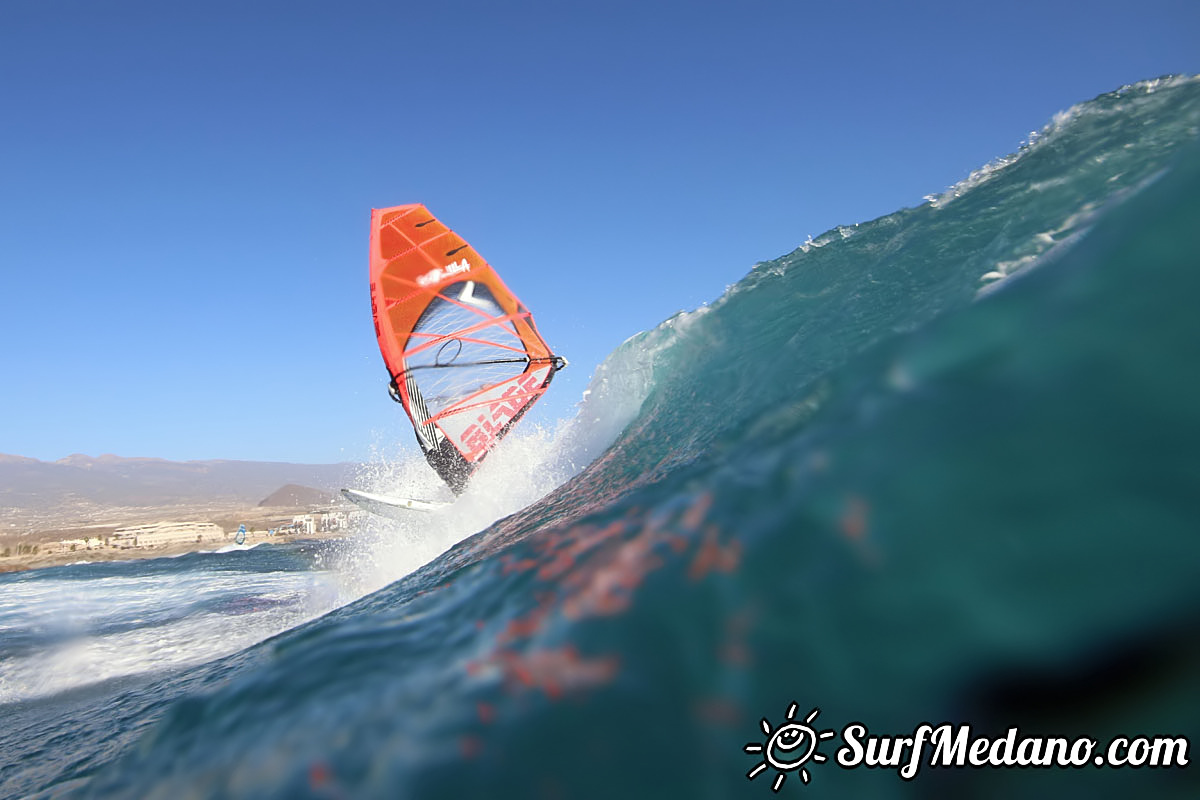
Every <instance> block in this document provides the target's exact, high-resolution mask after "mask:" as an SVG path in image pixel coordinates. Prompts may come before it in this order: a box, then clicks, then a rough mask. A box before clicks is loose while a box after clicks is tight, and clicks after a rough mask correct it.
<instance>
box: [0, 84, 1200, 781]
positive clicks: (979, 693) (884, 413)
mask: <svg viewBox="0 0 1200 800" xmlns="http://www.w3.org/2000/svg"><path fill="white" fill-rule="evenodd" d="M1198 135H1200V80H1197V79H1196V78H1190V77H1166V78H1160V79H1156V80H1152V81H1144V82H1141V83H1137V84H1132V85H1129V86H1126V87H1122V88H1121V89H1118V90H1116V91H1114V92H1110V93H1108V94H1105V95H1102V96H1100V97H1097V98H1095V99H1093V100H1090V101H1087V102H1083V103H1080V104H1079V105H1077V106H1074V107H1072V108H1070V109H1067V110H1065V111H1063V112H1061V113H1060V114H1058V115H1056V116H1055V118H1054V119H1053V120H1051V121H1050V122H1049V123H1048V124H1047V126H1046V127H1045V128H1044V129H1043V130H1041V131H1039V132H1037V133H1036V134H1034V135H1031V136H1030V138H1029V140H1028V141H1027V142H1026V143H1024V144H1023V145H1022V146H1021V147H1020V148H1019V149H1018V150H1017V151H1016V152H1014V153H1012V154H1010V155H1007V156H1004V157H1002V158H999V159H997V160H995V161H993V162H991V163H989V164H987V165H984V166H982V167H981V168H980V169H978V170H976V171H975V172H974V173H972V174H971V175H970V176H969V177H968V178H967V179H966V180H964V181H962V182H961V183H959V184H958V185H956V186H953V187H951V188H949V189H947V190H945V191H942V192H939V193H936V194H931V195H930V196H929V197H927V198H926V199H925V202H924V203H922V204H921V205H919V206H917V207H914V208H905V209H901V210H899V211H897V212H895V213H894V214H891V215H888V216H886V217H882V218H880V219H876V220H872V221H869V222H862V223H859V224H848V225H845V226H841V227H838V228H836V229H834V230H832V231H829V232H827V233H825V234H823V235H821V236H819V237H815V238H811V239H809V240H808V241H806V242H804V243H803V244H802V245H801V246H800V247H798V248H797V249H796V250H795V251H793V252H791V253H789V254H787V255H785V256H783V257H781V258H778V259H775V260H772V261H767V262H763V263H760V264H757V265H756V266H755V267H754V268H753V269H752V270H751V271H750V272H749V274H747V275H746V276H745V277H744V278H742V279H741V280H740V281H738V282H737V283H736V284H734V285H733V286H731V287H730V288H729V289H728V290H727V291H726V292H725V293H724V294H723V295H722V296H721V297H719V298H717V299H715V300H714V301H713V302H712V303H710V304H708V305H706V306H704V307H702V308H699V309H695V310H692V311H687V312H683V313H680V314H678V315H676V316H674V317H672V318H671V319H669V320H667V321H665V322H663V323H662V324H661V325H659V326H658V327H657V328H655V329H653V330H650V331H645V332H642V333H638V334H637V335H635V336H633V337H631V338H630V339H629V340H628V341H626V342H625V343H624V344H622V345H621V346H620V347H619V348H618V349H617V350H616V351H614V352H613V353H612V354H611V355H610V356H609V357H608V358H607V359H606V360H605V362H604V363H603V364H602V365H601V366H600V367H599V368H598V369H597V371H596V374H595V375H594V377H593V379H592V381H591V383H590V385H589V387H588V391H587V393H586V394H585V396H584V398H582V400H581V402H580V404H579V408H578V413H577V415H576V416H575V418H573V419H571V420H568V421H564V422H562V423H561V424H559V425H558V426H557V427H554V428H546V429H535V430H531V431H524V432H518V433H516V434H514V435H513V436H511V437H509V439H507V440H506V441H505V442H504V443H502V445H501V446H500V447H499V448H498V449H497V451H496V452H495V453H493V454H492V455H491V456H489V458H488V460H487V461H486V462H485V463H484V466H483V467H482V469H481V470H480V472H479V473H478V475H477V477H476V479H475V480H474V481H473V482H472V485H471V487H470V489H469V490H468V492H467V493H466V494H465V495H463V497H462V498H461V499H460V500H459V501H458V502H456V503H455V505H454V506H453V508H451V509H449V510H448V511H446V512H442V513H439V514H434V515H429V516H418V515H414V517H413V518H412V519H411V520H403V521H390V520H384V519H376V518H372V519H371V520H369V521H368V522H366V523H364V524H363V525H362V527H361V528H360V529H359V530H356V531H355V532H354V535H353V536H352V537H350V538H348V539H345V540H342V541H321V542H299V543H290V544H282V545H273V544H264V545H258V546H255V547H253V548H222V549H221V550H220V551H215V552H209V553H194V554H188V555H185V556H180V557H176V558H164V559H151V560H144V561H131V562H116V563H103V564H99V563H97V564H87V563H80V564H74V565H69V566H62V567H53V568H48V569H42V570H35V571H31V572H24V573H14V574H5V575H0V796H3V797H26V796H28V797H46V798H49V797H147V798H158V797H161V798H168V797H169V798H172V800H177V798H181V797H214V796H220V797H255V798H259V797H280V798H292V797H397V796H405V797H407V796H417V797H443V796H444V797H464V796H468V797H474V796H514V797H582V796H598V797H601V796H602V797H613V796H662V795H668V796H684V795H686V796H722V797H724V796H742V795H745V796H758V797H765V796H770V795H771V785H772V782H773V781H774V780H775V779H776V778H777V776H778V775H780V774H783V775H785V776H786V783H785V785H784V786H783V788H782V789H781V791H780V794H783V793H784V792H791V793H793V794H795V793H799V794H802V795H804V796H826V797H907V796H947V797H949V796H986V797H992V796H996V797H1000V796H1014V795H1019V796H1032V797H1038V796H1046V797H1058V796H1063V795H1064V794H1071V795H1081V796H1082V795H1085V794H1086V795H1088V796H1097V797H1100V796H1113V797H1125V796H1130V795H1131V794H1134V795H1137V796H1156V797H1180V798H1183V797H1194V796H1197V794H1200V782H1198V779H1197V777H1196V775H1197V774H1200V773H1196V771H1195V769H1194V768H1193V769H1191V770H1124V771H1120V770H1100V769H1091V768H1087V769H1083V770H1057V771H1055V770H1042V771H1030V770H1003V769H988V770H971V769H965V770H947V769H936V770H926V771H924V772H923V773H922V774H921V776H920V777H919V778H918V779H917V780H914V781H913V782H905V781H902V780H900V779H899V778H898V777H897V776H896V774H895V771H887V770H871V769H866V768H862V769H855V770H849V769H841V768H839V767H837V766H836V765H835V764H834V763H833V762H832V758H830V759H828V760H826V761H825V762H823V763H821V762H818V761H811V762H809V763H807V765H806V767H805V775H807V776H808V777H809V778H810V780H809V781H808V782H805V783H802V778H801V777H800V771H799V769H798V768H797V769H796V770H794V771H793V770H790V769H781V768H772V769H767V770H766V772H765V773H764V774H762V775H760V776H758V777H754V778H748V777H747V775H748V773H750V772H752V771H753V770H754V768H755V765H756V763H758V762H760V761H763V757H761V756H757V755H755V754H754V752H757V751H754V752H747V751H746V750H745V748H746V746H747V743H755V742H757V743H758V744H760V745H763V744H764V743H765V744H769V742H766V741H765V740H767V739H769V735H768V734H767V733H764V727H763V725H764V724H765V725H766V729H767V730H774V729H776V728H777V727H778V726H780V725H781V724H782V723H784V722H785V721H786V720H787V719H789V718H791V717H788V716H787V715H788V714H792V713H795V714H796V715H795V717H794V719H795V720H796V721H797V722H799V721H803V720H804V719H805V718H806V717H808V716H809V715H810V713H811V712H812V711H817V710H818V709H819V714H818V715H817V716H814V717H813V718H812V719H813V722H812V725H813V726H815V727H814V731H815V730H816V729H817V728H822V727H823V728H829V729H835V730H841V728H842V727H843V726H845V725H848V724H850V723H852V722H859V723H863V724H865V725H866V726H868V727H869V728H870V729H871V730H872V731H880V732H897V733H902V732H905V731H912V730H913V729H914V728H915V727H916V726H917V725H919V724H921V723H925V722H928V723H932V724H938V723H941V722H949V723H952V724H955V725H970V726H971V727H972V729H973V730H975V731H980V732H983V733H984V734H988V735H997V736H1000V735H1003V733H1004V731H1005V730H1006V729H1007V728H1009V727H1011V726H1018V725H1019V726H1020V727H1021V730H1022V733H1023V734H1028V735H1030V736H1053V735H1058V736H1069V737H1075V736H1084V735H1086V736H1091V737H1094V738H1104V737H1108V736H1113V735H1118V734H1124V735H1130V736H1132V735H1139V734H1141V735H1150V734H1160V733H1172V734H1178V735H1179V736H1187V737H1190V740H1191V741H1192V742H1194V743H1200V715H1197V714H1196V713H1195V710H1196V709H1197V708H1200V683H1197V681H1196V680H1195V675H1196V674H1200V650H1198V649H1197V647H1196V644H1195V643H1196V642H1197V641H1200V637H1198V636H1197V634H1198V633H1200V581H1197V578H1198V577H1200V539H1197V537H1196V536H1195V500H1194V497H1195V487H1196V485H1197V481H1200V460H1198V459H1200V457H1198V456H1197V453H1200V415H1198V414H1197V409H1198V408H1200V368H1198V365H1200V326H1198V325H1197V324H1196V322H1195V319H1196V313H1195V310H1194V306H1195V303H1196V301H1197V298H1198V297H1200V270H1197V269H1196V254H1197V253H1200V146H1198V143H1197V138H1198ZM680 266H681V267H683V266H686V265H680ZM359 488H363V489H367V490H371V491H378V492H384V493H403V494H412V495H414V496H429V497H433V496H436V495H437V494H438V493H439V491H440V486H439V482H438V479H437V478H436V476H435V475H433V473H432V472H431V471H430V470H429V469H428V467H427V466H426V465H425V464H424V462H423V459H421V458H420V457H398V456H394V455H392V456H388V457H382V456H381V457H380V458H378V459H376V460H375V461H373V463H371V464H370V465H368V467H367V468H365V469H364V472H363V474H362V475H361V476H360V480H359ZM793 703H794V704H797V708H798V709H799V711H798V713H797V712H795V711H793V710H791V706H792V704H793ZM764 721H765V723H764ZM822 747H825V748H826V755H829V754H831V753H832V745H831V744H827V745H822Z"/></svg>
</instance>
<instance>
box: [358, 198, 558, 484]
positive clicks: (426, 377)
mask: <svg viewBox="0 0 1200 800" xmlns="http://www.w3.org/2000/svg"><path fill="white" fill-rule="evenodd" d="M370 264H371V307H372V312H373V315H374V318H375V333H376V336H377V338H378V339H379V348H380V351H381V352H382V354H383V360H384V363H385V364H386V365H387V369H388V376H389V378H390V383H389V391H390V392H391V394H392V397H393V399H395V400H397V401H398V402H400V403H401V404H402V405H403V406H404V410H405V411H406V412H407V413H408V416H409V418H410V420H411V421H412V423H413V429H414V432H415V433H416V436H417V441H418V443H419V444H420V446H421V449H422V451H423V452H424V453H425V456H426V458H427V459H428V460H429V463H430V464H431V465H433V467H434V468H435V469H436V470H437V471H438V473H439V474H440V475H441V476H442V478H443V479H444V480H445V481H446V482H447V483H448V484H449V485H450V487H451V489H453V490H454V491H455V492H459V491H461V490H462V489H463V487H465V485H466V482H467V480H468V479H469V478H470V476H471V474H472V473H473V472H474V471H475V469H476V468H477V467H478V466H479V463H480V462H481V461H482V460H483V458H484V457H485V456H486V455H487V453H488V452H489V451H490V450H491V449H492V447H494V446H495V445H496V443H497V442H499V441H500V440H501V439H502V438H504V436H505V435H507V433H508V432H509V431H510V430H511V429H512V426H513V425H514V424H516V422H517V421H518V420H519V419H520V418H521V417H522V416H524V414H525V413H526V412H527V411H528V410H529V408H530V407H531V406H532V405H533V404H534V403H535V402H536V401H537V400H538V398H540V397H541V396H542V395H543V394H544V393H545V391H546V389H547V387H548V386H549V385H550V381H551V380H552V379H553V377H554V374H555V373H556V372H557V371H558V370H559V369H562V367H563V366H565V365H566V361H565V360H564V359H563V358H561V357H560V356H557V355H555V354H554V353H552V352H551V351H550V348H549V347H548V346H547V345H546V342H545V340H544V339H542V337H541V335H540V334H539V333H538V331H537V328H536V327H535V325H534V322H533V315H532V314H531V313H530V312H529V310H528V309H527V308H525V306H524V305H523V304H522V303H521V301H520V300H518V299H517V298H516V296H515V295H513V293H512V292H511V291H510V290H509V289H508V287H507V286H505V285H504V283H503V282H502V281H501V280H500V277H499V276H498V275H497V274H496V272H495V271H494V270H493V269H492V268H491V266H489V265H488V263H487V262H486V261H484V260H483V258H482V257H481V256H480V255H479V253H477V252H476V251H475V249H474V248H473V247H471V246H470V245H469V244H467V243H466V241H464V240H463V239H462V238H461V237H460V236H459V235H458V234H457V233H455V232H454V231H453V230H451V229H450V228H448V227H446V226H445V225H444V224H442V223H441V222H440V221H439V220H438V219H437V218H435V217H434V216H433V215H432V214H430V213H429V211H428V209H426V208H425V207H424V206H423V205H420V204H413V205H408V206H396V207H393V208H385V209H377V210H374V211H372V212H371V251H370Z"/></svg>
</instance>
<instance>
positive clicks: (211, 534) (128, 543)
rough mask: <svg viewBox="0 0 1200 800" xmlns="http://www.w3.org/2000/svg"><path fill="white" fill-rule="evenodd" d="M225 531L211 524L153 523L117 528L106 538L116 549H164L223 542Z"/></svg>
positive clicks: (110, 545)
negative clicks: (168, 546) (182, 545)
mask: <svg viewBox="0 0 1200 800" xmlns="http://www.w3.org/2000/svg"><path fill="white" fill-rule="evenodd" d="M225 539H226V535H225V531H223V530H221V528H220V526H218V525H214V524H213V523H211V522H155V523H152V524H149V525H131V526H129V527H127V528H117V529H116V530H115V531H113V532H112V534H111V535H110V536H109V537H108V546H109V547H116V548H121V549H124V548H130V547H164V546H166V545H169V544H193V543H195V544H200V543H203V542H224V541H225Z"/></svg>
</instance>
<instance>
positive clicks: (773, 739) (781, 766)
mask: <svg viewBox="0 0 1200 800" xmlns="http://www.w3.org/2000/svg"><path fill="white" fill-rule="evenodd" d="M820 713H821V709H819V708H814V709H813V710H812V712H811V713H810V714H809V715H808V716H807V717H805V718H804V722H803V723H800V722H793V720H794V719H795V718H796V704H795V703H792V704H791V705H790V706H788V710H787V715H786V716H787V720H786V721H785V722H784V723H783V724H781V725H780V726H779V727H778V728H775V729H772V727H771V723H770V722H768V721H767V718H766V717H763V720H762V731H763V733H764V734H765V735H766V737H767V740H766V741H765V742H764V743H762V744H759V743H758V742H751V743H750V744H748V745H746V746H745V747H744V748H742V749H743V751H744V752H747V753H759V754H761V755H762V757H763V760H762V761H761V762H759V763H758V764H755V765H754V767H753V769H751V770H750V771H749V772H747V773H746V777H747V778H749V779H750V780H754V779H755V778H756V777H758V775H759V773H761V772H762V771H763V770H765V769H766V768H767V767H774V768H775V769H776V771H777V774H776V775H775V783H774V784H772V786H771V791H773V792H778V791H779V787H781V786H783V781H784V779H785V778H787V774H788V773H789V772H792V771H794V770H800V780H801V781H802V782H804V783H806V784H807V783H808V782H809V780H810V779H811V778H812V776H811V775H809V774H808V769H807V768H806V767H805V766H804V765H805V763H806V762H808V761H810V760H811V761H814V762H816V763H818V764H820V763H821V762H822V761H825V760H826V759H825V756H824V755H822V754H821V753H819V752H817V748H818V747H819V746H820V744H821V740H822V739H828V738H830V737H831V736H833V735H834V733H835V732H834V731H821V732H820V733H817V731H816V730H815V729H814V728H813V727H812V721H813V720H815V719H816V718H817V715H818V714H820Z"/></svg>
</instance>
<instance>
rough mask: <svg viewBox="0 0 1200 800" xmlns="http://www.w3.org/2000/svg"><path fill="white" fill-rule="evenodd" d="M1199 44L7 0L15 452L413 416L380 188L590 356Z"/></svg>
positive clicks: (728, 19) (957, 9)
mask: <svg viewBox="0 0 1200 800" xmlns="http://www.w3.org/2000/svg"><path fill="white" fill-rule="evenodd" d="M1197 71H1200V3H1196V2H1194V1H1192V0H1189V1H1188V2H1183V1H1182V0H1178V1H1176V2H1162V1H1160V0H1146V1H1145V2H1139V3H1137V4H1131V3H1105V2H1096V3H1088V4H1083V3H1076V2H1072V3H1063V2H1053V1H1051V2H1036V3H1033V2H1031V3H1017V2H1006V3H990V4H972V3H963V2H946V3H917V4H901V3H882V2H880V3H843V4H838V3H821V4H817V3H808V2H783V1H782V0H776V1H775V2H764V1H763V0H745V1H744V2H739V3H732V2H729V3H715V2H713V3H710V2H651V0H643V1H642V2H637V3H632V2H591V3H584V2H562V1H561V0H560V2H530V3H521V2H515V3H503V2H495V1H493V2H453V0H449V1H447V2H442V1H439V2H429V3H414V2H391V3H376V2H355V1H354V0H347V2H344V3H333V2H294V1H293V2H278V3H277V2H244V1H243V2H224V1H223V0H222V1H221V2H205V3H170V2H161V0H159V1H158V2H120V1H119V0H117V1H116V2H111V3H105V4H99V3H95V2H85V1H81V0H61V1H60V2H53V3H48V2H40V1H39V0H6V1H5V2H3V3H0V159H2V162H0V164H2V169H0V297H2V298H3V301H4V307H3V311H2V312H0V452H4V453H15V454H20V455H27V456H32V457H36V458H41V459H46V460H50V459H56V458H60V457H63V456H66V455H68V454H70V453H74V452H82V453H86V454H91V455H99V454H100V453H108V452H111V453H116V454H118V455H124V456H157V457H163V458H171V459H206V458H235V459H255V460H281V461H306V462H331V461H339V460H352V459H358V458H365V457H368V455H369V453H370V449H371V447H372V446H373V445H384V446H388V445H390V444H391V443H393V442H395V441H400V442H403V444H404V446H405V447H408V448H411V449H413V450H414V452H415V446H413V445H412V444H411V442H412V435H411V430H410V429H409V428H407V427H406V426H405V425H403V424H402V423H403V419H402V412H401V410H400V408H399V407H398V406H396V405H394V404H393V403H392V402H391V401H390V400H389V399H388V397H387V393H386V389H385V382H386V375H385V372H384V368H383V366H382V360H381V359H380V356H379V353H378V349H377V346H376V343H375V339H374V333H373V329H372V326H371V319H370V306H369V299H368V289H367V256H366V248H367V234H368V230H367V226H368V221H369V215H370V209H371V208H372V207H384V206H390V205H397V204H401V203H410V202H422V203H425V204H426V205H427V206H428V207H429V208H430V209H431V210H432V211H433V212H434V213H435V214H437V215H438V216H439V217H441V218H442V219H443V220H444V221H446V222H447V224H449V225H451V226H452V227H454V228H455V229H456V230H457V231H458V232H459V233H461V234H462V235H463V236H464V237H465V238H466V239H467V240H468V241H470V242H471V243H472V244H473V245H474V246H475V247H476V249H477V250H479V251H480V253H482V254H483V256H484V257H485V258H487V259H488V260H489V261H490V262H491V263H492V265H493V266H494V267H496V269H497V270H498V271H499V272H500V273H501V275H502V276H503V277H504V279H505V281H506V282H507V283H508V285H509V286H510V287H511V288H512V289H513V290H514V291H515V292H516V293H517V294H518V295H519V296H520V297H521V298H522V300H524V302H525V303H526V305H528V306H529V307H530V308H531V309H532V310H533V312H534V315H535V317H536V318H537V321H538V325H539V327H540V329H541V330H542V332H543V334H544V335H545V336H546V338H547V340H548V341H549V342H550V343H551V345H552V346H553V347H554V348H555V349H556V350H557V351H558V352H560V353H562V354H564V355H566V356H567V357H568V358H569V359H570V360H571V367H570V368H569V369H568V370H567V371H566V372H564V373H562V374H561V375H560V376H559V379H558V380H557V381H556V383H555V385H554V387H553V388H552V391H551V393H550V395H549V396H548V397H547V398H546V400H545V401H544V402H543V404H542V407H543V408H542V410H541V413H540V414H539V415H538V416H537V417H536V419H538V420H540V421H543V422H548V421H550V420H552V419H554V418H556V417H563V416H569V415H570V414H571V413H572V411H573V408H574V403H576V402H577V401H578V399H579V397H580V395H581V393H582V391H583V390H584V388H585V387H586V384H587V380H588V378H589V376H590V374H591V372H592V370H593V369H594V368H595V367H596V365H597V364H598V363H599V362H600V361H601V360H602V359H603V358H604V356H605V355H607V354H608V353H609V352H610V351H611V350H612V349H613V348H614V347H616V346H617V345H618V344H620V343H621V342H622V341H623V340H624V339H626V338H627V337H628V336H630V335H632V334H633V333H636V332H637V331H639V330H644V329H647V328H650V327H653V326H654V325H656V324H658V323H659V322H661V321H662V320H663V319H665V318H667V317H669V316H670V315H671V314H673V313H675V312H676V311H679V310H681V309H690V308H694V307H696V306H698V305H700V304H702V303H705V302H709V301H711V300H713V299H715V298H716V297H718V296H719V295H720V294H721V293H722V292H723V291H724V289H725V287H726V286H728V285H730V284H732V283H735V282H736V281H737V280H738V279H740V278H741V277H742V276H743V275H744V274H745V273H746V272H747V270H748V269H749V268H750V267H751V266H752V265H753V264H755V263H756V262H758V261H765V260H768V259H772V258H776V257H778V256H780V255H782V254H784V253H786V252H789V251H790V250H792V249H794V248H795V247H796V246H797V245H799V244H800V243H802V242H803V241H804V240H805V238H806V237H807V236H809V235H810V234H811V235H817V234H819V233H821V232H823V231H825V230H827V229H829V228H831V227H833V226H835V225H838V224H850V223H855V222H861V221H865V220H868V219H872V218H874V217H878V216H880V215H883V214H886V213H890V212H892V211H895V210H896V209H898V208H901V207H903V206H913V205H917V204H919V203H920V202H921V198H922V197H923V196H924V195H926V194H929V193H933V192H938V191H940V190H942V189H944V188H945V187H946V186H948V185H950V184H953V183H954V182H956V181H958V180H960V179H962V178H964V177H966V175H967V174H968V173H969V172H970V171H971V170H973V169H975V168H976V167H979V166H981V165H982V164H984V163H986V162H987V161H989V160H991V159H993V158H995V157H997V156H1000V155H1003V154H1005V153H1008V152H1011V151H1013V150H1015V149H1016V148H1017V147H1018V145H1019V144H1020V142H1021V141H1022V140H1024V139H1025V138H1026V137H1027V136H1028V134H1029V132H1030V131H1032V130H1035V129H1038V128H1040V127H1041V126H1042V125H1043V124H1045V123H1046V122H1047V121H1048V120H1049V119H1050V117H1051V116H1052V115H1053V114H1054V113H1055V112H1056V111H1058V110H1061V109H1064V108H1066V107H1068V106H1070V105H1072V104H1074V103H1076V102H1080V101H1083V100H1086V99H1089V98H1091V97H1093V96H1095V95H1097V94H1099V93H1101V92H1104V91H1108V90H1111V89H1114V88H1117V87H1118V86H1120V85H1122V84H1126V83H1131V82H1134V81H1137V80H1141V79H1144V78H1150V77H1156V76H1158V75H1161V74H1165V73H1171V72H1186V73H1195V72H1197Z"/></svg>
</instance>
